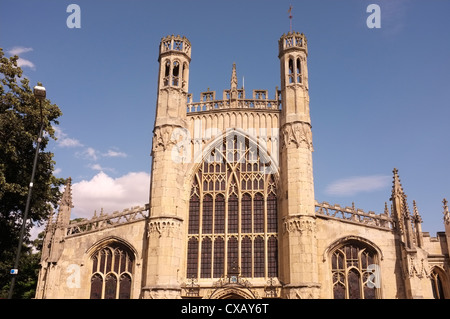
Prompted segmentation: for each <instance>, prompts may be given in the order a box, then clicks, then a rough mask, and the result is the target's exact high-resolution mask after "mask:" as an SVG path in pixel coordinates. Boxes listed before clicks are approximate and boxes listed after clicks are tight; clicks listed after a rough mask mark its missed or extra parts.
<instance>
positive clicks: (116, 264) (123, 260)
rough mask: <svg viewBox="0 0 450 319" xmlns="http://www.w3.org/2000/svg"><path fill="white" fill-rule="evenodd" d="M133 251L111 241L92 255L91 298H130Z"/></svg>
mask: <svg viewBox="0 0 450 319" xmlns="http://www.w3.org/2000/svg"><path fill="white" fill-rule="evenodd" d="M133 264H134V257H133V253H132V252H131V251H130V250H129V249H128V248H127V247H125V246H124V245H121V244H119V243H113V244H111V245H108V246H106V247H103V248H102V249H100V250H98V251H97V252H96V253H95V254H94V255H93V256H92V276H91V293H90V298H91V299H130V297H131V286H132V281H133Z"/></svg>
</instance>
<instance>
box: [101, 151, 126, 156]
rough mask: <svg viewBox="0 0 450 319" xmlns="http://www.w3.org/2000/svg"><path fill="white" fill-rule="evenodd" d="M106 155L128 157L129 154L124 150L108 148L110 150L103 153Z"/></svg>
mask: <svg viewBox="0 0 450 319" xmlns="http://www.w3.org/2000/svg"><path fill="white" fill-rule="evenodd" d="M102 155H103V156H105V157H127V154H125V153H123V152H118V151H113V150H108V152H106V153H104V154H102Z"/></svg>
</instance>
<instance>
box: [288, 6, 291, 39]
mask: <svg viewBox="0 0 450 319" xmlns="http://www.w3.org/2000/svg"><path fill="white" fill-rule="evenodd" d="M288 13H289V31H290V32H292V5H290V6H289V10H288Z"/></svg>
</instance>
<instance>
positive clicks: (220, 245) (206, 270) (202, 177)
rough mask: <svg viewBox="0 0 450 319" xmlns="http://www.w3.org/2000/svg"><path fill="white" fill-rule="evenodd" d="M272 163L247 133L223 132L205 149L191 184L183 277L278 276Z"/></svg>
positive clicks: (275, 200) (275, 202) (275, 203)
mask: <svg viewBox="0 0 450 319" xmlns="http://www.w3.org/2000/svg"><path fill="white" fill-rule="evenodd" d="M271 165H272V163H270V162H269V161H268V160H267V157H264V156H263V155H262V154H261V151H260V149H259V148H258V147H257V146H255V145H253V143H252V142H250V141H249V139H248V138H246V137H243V136H240V135H232V136H228V137H224V138H223V141H222V143H221V144H219V146H218V147H216V148H214V149H213V150H211V151H210V152H209V153H208V156H207V158H206V159H205V160H204V162H203V163H202V164H201V166H200V168H199V170H198V171H197V172H196V174H195V177H194V181H193V184H192V189H191V197H190V202H189V221H188V249H187V271H186V275H187V277H188V278H192V277H195V278H220V277H222V276H224V275H226V274H227V270H228V269H230V268H231V267H232V265H236V264H237V265H238V266H239V269H240V273H241V276H244V277H247V278H257V277H258V278H268V277H276V276H277V275H278V234H277V228H278V225H277V197H276V187H275V180H274V177H273V175H272V171H271V170H269V169H268V168H269V167H271Z"/></svg>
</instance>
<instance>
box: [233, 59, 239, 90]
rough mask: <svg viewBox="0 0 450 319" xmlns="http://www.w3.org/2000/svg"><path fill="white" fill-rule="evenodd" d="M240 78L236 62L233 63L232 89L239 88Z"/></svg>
mask: <svg viewBox="0 0 450 319" xmlns="http://www.w3.org/2000/svg"><path fill="white" fill-rule="evenodd" d="M237 85H238V80H237V75H236V63H233V71H232V72H231V89H232V90H237Z"/></svg>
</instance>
